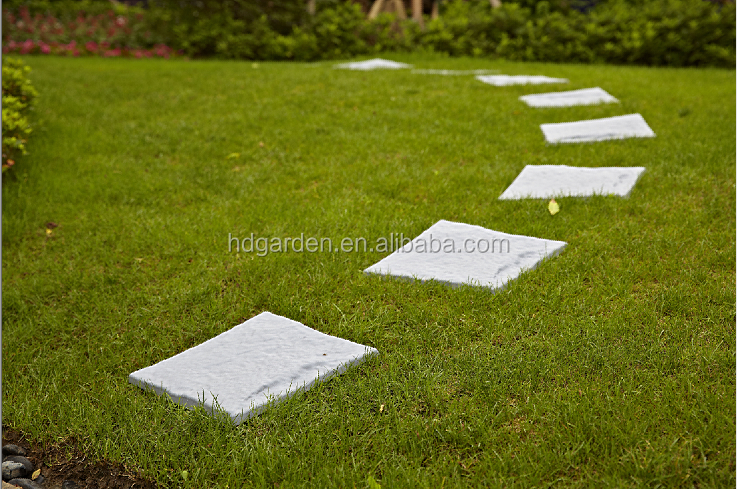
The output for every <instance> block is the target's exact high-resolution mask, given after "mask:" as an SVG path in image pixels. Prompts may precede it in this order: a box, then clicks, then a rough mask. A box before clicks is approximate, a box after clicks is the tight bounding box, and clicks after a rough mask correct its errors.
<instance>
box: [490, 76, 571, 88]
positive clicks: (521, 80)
mask: <svg viewBox="0 0 738 489" xmlns="http://www.w3.org/2000/svg"><path fill="white" fill-rule="evenodd" d="M476 78H477V80H479V81H481V82H484V83H487V84H489V85H494V86H496V87H506V86H509V85H542V84H545V83H569V80H567V79H566V78H549V77H547V76H527V75H516V76H511V75H487V76H478V77H476Z"/></svg>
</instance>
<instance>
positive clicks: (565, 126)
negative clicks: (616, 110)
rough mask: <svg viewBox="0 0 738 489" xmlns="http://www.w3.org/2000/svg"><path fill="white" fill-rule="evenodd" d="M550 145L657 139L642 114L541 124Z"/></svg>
mask: <svg viewBox="0 0 738 489" xmlns="http://www.w3.org/2000/svg"><path fill="white" fill-rule="evenodd" d="M541 131H543V136H544V137H545V138H546V141H547V142H549V143H586V142H592V141H607V140H609V139H627V138H653V137H656V133H654V132H653V131H652V130H651V128H650V127H649V126H648V124H647V123H646V121H645V120H644V119H643V116H642V115H641V114H629V115H619V116H617V117H606V118H605V119H593V120H589V121H577V122H560V123H557V124H541Z"/></svg>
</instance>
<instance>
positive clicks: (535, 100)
mask: <svg viewBox="0 0 738 489" xmlns="http://www.w3.org/2000/svg"><path fill="white" fill-rule="evenodd" d="M520 100H522V101H523V102H525V103H526V104H528V105H529V106H530V107H574V106H575V105H597V104H612V103H617V102H618V99H616V98H615V97H613V96H612V95H610V94H609V93H607V92H606V91H604V90H603V89H601V88H600V87H595V88H583V89H581V90H570V91H568V92H551V93H535V94H532V95H523V96H522V97H520Z"/></svg>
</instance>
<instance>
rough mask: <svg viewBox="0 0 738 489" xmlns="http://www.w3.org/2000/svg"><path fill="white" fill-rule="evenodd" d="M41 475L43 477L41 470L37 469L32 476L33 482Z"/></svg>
mask: <svg viewBox="0 0 738 489" xmlns="http://www.w3.org/2000/svg"><path fill="white" fill-rule="evenodd" d="M39 475H41V469H36V471H35V472H34V473H33V475H32V476H31V480H34V481H35V480H36V479H38V476H39Z"/></svg>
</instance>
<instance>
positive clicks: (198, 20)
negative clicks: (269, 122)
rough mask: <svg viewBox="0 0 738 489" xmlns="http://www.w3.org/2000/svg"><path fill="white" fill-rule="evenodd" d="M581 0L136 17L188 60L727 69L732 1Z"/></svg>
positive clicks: (242, 8)
mask: <svg viewBox="0 0 738 489" xmlns="http://www.w3.org/2000/svg"><path fill="white" fill-rule="evenodd" d="M583 1H584V0H571V1H565V0H552V3H549V2H548V1H545V0H544V1H540V0H538V1H536V0H519V2H521V3H514V2H504V3H503V6H502V7H501V8H499V9H492V8H491V7H490V4H489V1H488V0H469V1H463V0H452V1H450V2H444V3H443V4H442V9H441V16H440V17H439V18H438V19H435V20H427V21H426V26H427V28H426V29H425V30H421V29H420V28H419V27H418V25H417V24H416V23H415V22H413V21H411V20H406V21H399V20H397V19H396V18H395V17H394V16H392V15H389V14H383V15H380V16H379V17H378V18H377V19H375V20H372V21H369V20H366V15H365V14H364V13H363V12H362V11H361V9H360V7H359V6H358V4H355V3H350V2H340V1H337V0H318V10H317V13H316V15H315V16H314V17H311V16H309V15H307V13H306V9H305V1H304V0H152V1H151V5H150V6H149V8H148V9H147V10H146V11H145V16H144V17H145V22H146V24H147V28H148V29H150V30H151V31H153V32H155V33H156V37H157V38H158V39H159V42H161V43H164V44H166V45H168V46H169V47H170V48H173V49H175V50H178V51H182V52H184V53H186V54H187V55H189V56H193V57H207V56H214V57H220V58H235V59H254V60H290V59H294V60H305V61H307V60H318V59H338V58H348V57H351V56H357V55H371V54H374V53H379V52H386V51H418V50H426V51H436V52H442V53H447V54H449V55H452V56H460V55H469V56H484V57H491V58H504V59H511V60H526V61H550V62H581V63H614V64H641V65H651V66H720V67H726V68H734V67H735V62H736V61H735V60H736V57H735V51H736V49H735V46H736V44H735V41H736V6H735V3H725V4H717V3H713V2H709V1H706V0H644V1H638V2H633V1H632V0H631V1H626V0H604V1H602V2H600V3H599V4H598V5H597V6H595V7H594V8H591V9H589V10H587V12H586V13H583V12H581V11H579V10H576V9H574V8H571V5H578V4H581V3H582V2H583ZM14 3H15V2H14ZM24 5H26V6H27V7H28V8H30V9H31V10H32V11H34V12H42V11H43V12H50V13H54V14H58V15H60V16H61V15H62V14H61V13H60V12H59V11H60V10H64V9H66V10H65V11H71V10H75V12H76V11H78V10H79V9H80V7H85V8H89V9H93V10H95V9H100V8H102V5H103V3H101V2H96V1H91V0H84V1H83V2H75V1H73V0H62V1H61V2H50V1H49V0H32V1H30V2H24ZM62 6H64V7H63V8H62ZM116 8H117V9H126V7H124V6H121V5H117V6H116ZM44 9H46V10H44ZM3 30H4V31H5V32H14V31H13V30H12V29H11V30H10V31H7V30H6V29H5V26H4V29H3ZM9 41H10V40H9V39H7V38H5V39H4V42H9ZM13 41H14V42H23V41H25V40H24V39H13Z"/></svg>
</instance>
